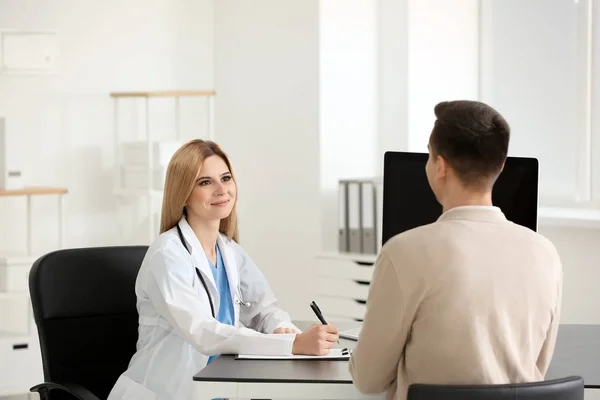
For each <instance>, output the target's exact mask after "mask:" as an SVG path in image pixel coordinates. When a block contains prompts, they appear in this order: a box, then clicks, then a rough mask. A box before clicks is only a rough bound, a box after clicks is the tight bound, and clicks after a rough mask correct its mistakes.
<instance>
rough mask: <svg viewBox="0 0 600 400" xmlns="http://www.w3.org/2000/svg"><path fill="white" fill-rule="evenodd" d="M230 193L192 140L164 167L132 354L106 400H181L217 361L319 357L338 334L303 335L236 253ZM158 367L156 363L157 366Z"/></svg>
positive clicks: (221, 161)
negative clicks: (158, 216)
mask: <svg viewBox="0 0 600 400" xmlns="http://www.w3.org/2000/svg"><path fill="white" fill-rule="evenodd" d="M236 207H237V183H236V181H235V177H234V174H233V170H232V168H231V163H230V161H229V158H228V157H227V155H226V154H225V153H224V152H223V150H222V149H221V148H220V147H219V146H218V145H217V144H216V143H214V142H210V141H203V140H192V141H190V142H188V143H186V144H184V145H183V146H182V147H181V148H179V149H178V150H177V151H176V152H175V154H174V155H173V157H172V158H171V161H170V162H169V165H168V167H167V173H166V177H165V187H164V198H163V203H162V210H161V223H160V235H159V236H158V237H157V238H156V239H155V241H154V242H153V243H152V244H151V245H150V247H149V248H148V251H147V253H146V255H145V257H144V261H143V262H142V266H141V268H140V270H139V272H138V276H137V279H136V284H135V294H136V296H137V309H138V313H139V329H138V345H137V352H136V353H135V354H134V356H133V357H132V358H131V361H130V363H129V366H128V368H127V370H126V371H125V372H124V373H123V374H122V375H121V376H120V377H119V379H118V380H117V382H116V383H115V385H114V387H113V389H112V391H111V393H110V396H109V398H108V400H129V399H131V400H133V399H141V398H144V399H165V400H167V399H173V400H175V399H189V398H190V396H191V390H192V387H191V385H192V380H191V379H189V377H190V376H193V375H194V374H196V373H197V372H198V368H204V367H206V366H207V365H208V364H210V363H211V362H212V361H213V360H214V359H215V358H217V357H219V355H220V354H264V355H283V356H285V355H291V354H304V355H327V354H328V353H329V350H330V349H331V348H332V347H333V346H334V345H335V343H336V341H337V340H338V337H339V335H338V329H337V328H336V327H335V326H334V325H331V324H326V325H325V324H320V323H316V324H314V325H313V326H311V327H309V328H308V329H306V331H304V332H302V331H301V330H300V329H299V328H298V327H296V326H295V325H294V324H293V323H292V321H291V318H290V316H289V315H288V313H286V312H285V311H284V310H282V309H281V308H279V305H278V302H277V298H276V297H275V294H274V293H273V291H272V290H271V288H270V286H269V284H268V282H267V280H266V279H265V277H264V275H263V274H262V272H261V271H260V269H259V268H258V266H257V265H256V264H255V263H254V261H253V260H252V259H251V258H250V256H249V255H248V254H247V253H246V251H245V250H244V249H243V248H242V246H241V245H240V244H239V243H240V240H239V232H238V225H237V211H236ZM158 360H160V361H158Z"/></svg>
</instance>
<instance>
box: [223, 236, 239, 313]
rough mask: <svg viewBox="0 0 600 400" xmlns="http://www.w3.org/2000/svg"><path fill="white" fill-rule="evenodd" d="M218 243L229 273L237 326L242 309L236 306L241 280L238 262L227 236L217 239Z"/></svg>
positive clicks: (228, 278) (228, 277)
mask: <svg viewBox="0 0 600 400" xmlns="http://www.w3.org/2000/svg"><path fill="white" fill-rule="evenodd" d="M217 243H218V245H219V249H220V250H221V256H222V257H223V264H225V270H226V271H227V280H228V281H229V290H230V292H231V300H232V301H233V310H234V314H235V315H234V321H235V323H236V324H237V321H239V313H240V307H239V305H238V304H236V300H237V298H238V296H237V294H238V292H239V279H240V277H239V270H238V265H237V260H236V257H235V252H234V251H233V248H232V247H231V246H230V245H229V239H228V238H227V237H226V236H225V235H223V234H220V235H219V237H218V238H217Z"/></svg>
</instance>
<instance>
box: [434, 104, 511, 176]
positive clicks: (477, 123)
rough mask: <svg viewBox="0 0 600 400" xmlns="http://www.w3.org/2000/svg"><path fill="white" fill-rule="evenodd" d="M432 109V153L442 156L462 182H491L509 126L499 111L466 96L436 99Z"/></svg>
mask: <svg viewBox="0 0 600 400" xmlns="http://www.w3.org/2000/svg"><path fill="white" fill-rule="evenodd" d="M434 112H435V116H436V117H437V120H436V121H435V125H434V127H433V131H432V132H431V138H430V142H429V144H430V146H431V151H432V154H433V155H434V156H438V155H440V156H442V157H443V158H444V159H445V160H446V161H447V162H448V164H449V165H450V167H452V168H453V169H454V170H455V171H456V173H457V175H458V178H459V179H460V180H461V181H462V182H463V183H464V184H465V185H467V186H470V187H477V188H487V187H489V186H490V185H493V184H494V182H495V181H496V178H498V175H500V172H501V171H502V166H503V165H504V161H505V160H506V156H507V154H508V142H509V140H510V127H509V126H508V123H507V122H506V120H505V119H504V118H503V117H502V115H500V113H498V111H496V110H494V109H493V108H492V107H490V106H488V105H487V104H484V103H481V102H478V101H468V100H458V101H447V102H442V103H439V104H437V105H436V106H435V109H434Z"/></svg>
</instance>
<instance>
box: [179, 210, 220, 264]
mask: <svg viewBox="0 0 600 400" xmlns="http://www.w3.org/2000/svg"><path fill="white" fill-rule="evenodd" d="M186 218H187V221H188V224H190V227H191V228H192V230H193V231H194V233H195V234H196V237H197V238H198V240H199V241H200V244H201V245H202V248H203V249H204V252H205V253H206V255H207V256H209V257H213V256H214V255H215V254H216V250H215V246H216V245H217V238H218V237H219V225H220V223H221V220H218V219H216V220H206V219H202V218H199V217H198V216H195V215H192V214H188V216H187V217H186Z"/></svg>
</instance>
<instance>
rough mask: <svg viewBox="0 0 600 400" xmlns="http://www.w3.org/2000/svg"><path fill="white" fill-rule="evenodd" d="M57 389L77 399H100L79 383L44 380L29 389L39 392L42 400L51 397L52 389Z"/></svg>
mask: <svg viewBox="0 0 600 400" xmlns="http://www.w3.org/2000/svg"><path fill="white" fill-rule="evenodd" d="M55 389H57V390H62V391H64V392H67V393H69V394H71V395H72V396H73V397H74V398H76V399H77V400H100V399H99V398H98V397H97V396H96V395H95V394H94V393H92V392H90V391H89V390H87V389H86V388H84V387H83V386H81V385H78V384H77V383H56V382H44V383H40V384H39V385H35V386H33V387H32V388H31V389H29V391H30V392H38V393H39V394H40V399H41V400H47V399H49V398H50V397H49V396H50V391H51V390H55Z"/></svg>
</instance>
